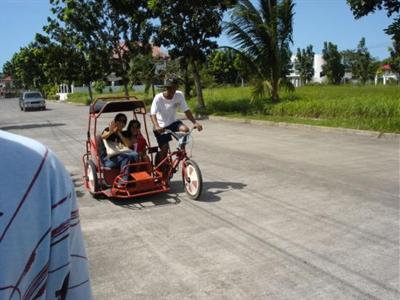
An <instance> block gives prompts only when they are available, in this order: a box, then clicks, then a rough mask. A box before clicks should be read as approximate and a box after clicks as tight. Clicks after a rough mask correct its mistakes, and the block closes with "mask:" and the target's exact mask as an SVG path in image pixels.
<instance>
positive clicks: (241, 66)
mask: <svg viewBox="0 0 400 300" xmlns="http://www.w3.org/2000/svg"><path fill="white" fill-rule="evenodd" d="M233 65H234V67H235V69H236V71H237V73H238V79H240V81H241V86H242V87H244V82H245V80H246V81H247V80H248V79H249V78H250V76H251V73H252V70H251V67H250V66H249V64H248V63H247V62H246V60H245V59H243V57H242V56H241V55H240V54H238V53H236V55H235V60H234V61H233Z"/></svg>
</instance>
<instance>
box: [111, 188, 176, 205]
mask: <svg viewBox="0 0 400 300" xmlns="http://www.w3.org/2000/svg"><path fill="white" fill-rule="evenodd" d="M170 187H171V190H170V191H169V192H168V193H160V194H155V195H149V196H145V197H138V198H133V199H130V200H121V199H110V201H111V202H112V203H113V204H115V205H118V206H120V207H123V208H128V209H134V210H141V209H149V208H156V207H163V206H167V205H177V204H179V203H181V200H180V199H179V196H178V192H179V191H180V190H182V191H183V188H182V183H181V182H180V181H172V182H171V186H170Z"/></svg>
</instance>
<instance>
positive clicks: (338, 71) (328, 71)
mask: <svg viewBox="0 0 400 300" xmlns="http://www.w3.org/2000/svg"><path fill="white" fill-rule="evenodd" d="M322 58H323V59H324V60H325V64H324V65H323V66H322V72H323V73H324V74H325V75H326V76H327V78H328V81H329V82H330V83H333V84H340V82H341V81H342V78H343V76H344V65H343V64H342V55H341V54H340V52H339V51H338V48H337V45H335V44H332V43H331V42H325V43H324V49H323V50H322Z"/></svg>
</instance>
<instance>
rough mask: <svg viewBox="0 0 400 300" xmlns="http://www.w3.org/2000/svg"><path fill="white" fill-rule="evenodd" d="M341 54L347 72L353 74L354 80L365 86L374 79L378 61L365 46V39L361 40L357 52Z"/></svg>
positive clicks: (347, 51)
mask: <svg viewBox="0 0 400 300" xmlns="http://www.w3.org/2000/svg"><path fill="white" fill-rule="evenodd" d="M341 54H342V60H343V65H344V67H345V71H347V72H351V73H352V75H353V77H354V78H357V79H359V80H360V81H361V82H362V83H364V84H365V83H366V82H367V81H368V80H369V79H372V78H373V77H374V75H375V72H376V60H375V59H374V58H373V57H372V56H371V54H370V53H369V51H368V49H367V47H366V46H365V38H362V39H361V40H360V42H359V43H358V46H357V49H356V50H345V51H342V53H341Z"/></svg>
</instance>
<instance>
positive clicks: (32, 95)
mask: <svg viewBox="0 0 400 300" xmlns="http://www.w3.org/2000/svg"><path fill="white" fill-rule="evenodd" d="M19 107H20V108H21V110H24V111H26V110H27V109H30V108H38V109H41V110H45V109H46V100H44V98H43V96H42V94H41V93H40V92H36V91H32V92H24V93H22V95H21V96H20V97H19Z"/></svg>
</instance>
